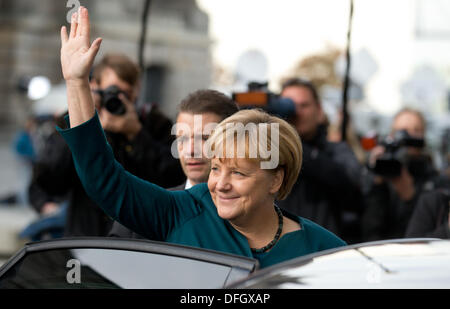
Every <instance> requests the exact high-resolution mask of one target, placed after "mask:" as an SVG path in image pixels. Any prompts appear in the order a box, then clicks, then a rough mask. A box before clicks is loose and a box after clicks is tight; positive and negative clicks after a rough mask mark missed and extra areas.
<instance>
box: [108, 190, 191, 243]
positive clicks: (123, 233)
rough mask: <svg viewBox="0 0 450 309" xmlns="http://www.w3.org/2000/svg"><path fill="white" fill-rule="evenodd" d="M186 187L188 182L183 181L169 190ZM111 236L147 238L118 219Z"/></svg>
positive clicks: (110, 232) (110, 233)
mask: <svg viewBox="0 0 450 309" xmlns="http://www.w3.org/2000/svg"><path fill="white" fill-rule="evenodd" d="M185 187H186V182H184V183H182V184H181V185H179V186H176V187H173V188H170V189H167V190H169V191H179V190H184V188H185ZM108 236H109V237H118V238H135V239H145V237H143V236H141V235H139V234H138V233H135V232H133V231H132V230H130V229H128V228H126V227H125V226H123V225H122V224H120V223H119V222H117V221H114V223H113V225H112V227H111V231H109V234H108Z"/></svg>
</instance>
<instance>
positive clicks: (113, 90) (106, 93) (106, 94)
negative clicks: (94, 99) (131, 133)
mask: <svg viewBox="0 0 450 309" xmlns="http://www.w3.org/2000/svg"><path fill="white" fill-rule="evenodd" d="M95 92H96V93H98V94H99V95H100V102H101V103H100V105H101V107H104V108H106V109H107V110H108V112H110V113H111V114H114V115H123V114H125V112H126V108H125V104H124V103H123V102H122V100H120V99H119V94H121V93H123V94H125V93H124V92H123V91H122V90H120V88H119V87H117V86H115V85H113V86H109V87H108V88H106V89H104V90H96V91H95Z"/></svg>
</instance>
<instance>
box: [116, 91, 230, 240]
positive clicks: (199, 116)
mask: <svg viewBox="0 0 450 309" xmlns="http://www.w3.org/2000/svg"><path fill="white" fill-rule="evenodd" d="M237 111H238V107H237V105H236V103H235V102H233V101H232V100H231V99H230V98H229V97H227V96H225V95H224V94H222V93H220V92H218V91H215V90H198V91H195V92H193V93H191V94H190V95H188V96H187V97H186V98H185V99H184V100H183V101H182V102H181V103H180V105H179V106H178V116H177V121H176V126H175V130H172V133H176V137H177V138H176V141H175V143H176V144H175V145H173V146H176V147H172V150H173V151H172V154H173V155H174V156H175V157H178V158H179V160H180V163H181V167H182V168H183V172H184V174H185V175H186V181H185V182H184V183H183V184H181V185H179V186H176V187H173V188H170V189H169V190H173V191H176V190H186V189H189V188H191V187H192V186H195V185H196V184H199V183H203V182H207V181H208V176H209V172H210V169H211V164H210V160H209V159H207V157H206V155H205V154H204V152H203V144H204V142H205V141H206V140H207V139H208V137H209V135H210V133H211V132H212V130H213V129H214V127H215V125H217V124H218V123H219V122H221V121H222V120H224V119H225V118H227V117H228V116H231V115H232V114H234V113H235V112H237ZM108 236H111V237H121V238H143V237H141V236H140V235H138V234H136V233H134V232H133V231H131V230H129V229H127V228H126V227H124V226H123V225H121V224H120V223H118V222H114V224H113V226H112V229H111V231H110V233H109V235H108Z"/></svg>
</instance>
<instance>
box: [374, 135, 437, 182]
mask: <svg viewBox="0 0 450 309" xmlns="http://www.w3.org/2000/svg"><path fill="white" fill-rule="evenodd" d="M380 144H381V145H382V146H384V147H385V149H386V151H385V152H384V154H383V155H382V156H381V157H379V158H378V159H377V160H376V161H375V164H374V166H371V169H372V171H373V172H374V173H375V174H377V175H380V176H384V177H387V178H392V177H397V176H400V174H401V170H402V167H403V166H404V167H406V168H407V169H408V171H409V172H410V173H411V174H412V175H413V176H419V175H422V174H424V173H425V170H426V168H427V163H428V161H429V157H428V156H425V155H410V154H408V151H407V147H414V148H423V147H424V146H425V140H424V139H422V138H416V137H412V136H411V135H409V134H408V132H407V131H406V130H400V131H397V132H395V133H394V135H393V136H388V137H386V138H385V139H384V140H383V141H381V143H380Z"/></svg>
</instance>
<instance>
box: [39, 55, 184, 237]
mask: <svg viewBox="0 0 450 309" xmlns="http://www.w3.org/2000/svg"><path fill="white" fill-rule="evenodd" d="M90 87H91V92H92V96H93V99H94V102H95V105H96V109H97V111H98V114H99V117H100V121H101V124H102V127H103V128H104V130H105V133H106V137H107V140H108V142H109V144H110V145H111V147H112V149H113V152H114V156H115V158H116V159H117V160H118V161H119V162H120V163H121V164H122V165H123V166H124V167H125V168H126V170H127V171H128V172H130V173H131V174H133V175H136V176H138V177H140V178H143V179H146V180H149V181H152V182H154V183H157V184H158V185H160V186H163V187H170V186H175V185H178V184H180V183H181V182H183V181H184V174H183V171H182V169H181V166H180V164H179V162H178V160H176V159H175V158H173V157H172V155H171V152H170V146H171V143H172V140H173V138H172V136H171V128H172V123H171V121H170V120H169V119H168V118H166V117H165V116H164V115H163V114H162V113H161V112H159V111H158V109H157V108H156V106H152V108H151V110H150V111H149V112H145V111H143V112H142V113H138V112H137V111H136V107H135V103H134V102H135V101H136V98H137V93H138V90H139V69H138V67H137V66H136V65H135V64H134V63H133V62H132V61H131V60H129V59H128V58H127V57H126V56H123V55H107V56H105V57H104V58H103V59H102V60H101V61H100V62H99V64H98V65H97V66H96V67H95V68H94V70H93V74H92V78H91V81H90ZM58 125H59V126H64V127H66V125H65V122H64V120H63V119H62V117H61V119H59V123H58ZM45 148H46V149H45V152H46V155H45V156H43V157H44V159H43V160H41V161H40V162H38V163H37V164H36V168H35V169H34V175H33V180H32V184H31V186H30V198H31V203H32V205H33V206H34V208H35V209H37V210H38V211H39V212H40V213H41V214H50V213H54V212H55V211H56V210H58V204H59V202H60V201H61V199H64V198H66V199H68V201H69V203H68V209H67V220H66V226H65V231H64V234H65V235H66V236H106V235H107V233H108V232H109V230H110V228H111V225H112V220H111V219H110V218H109V217H107V216H105V214H104V213H103V212H102V211H101V210H100V209H99V207H98V206H97V205H96V204H95V203H94V202H93V201H92V200H91V199H90V198H89V197H88V196H87V194H86V193H85V191H84V188H83V187H82V185H81V182H80V180H79V178H78V176H77V174H76V171H75V167H74V164H73V159H72V155H71V153H70V150H69V148H68V147H67V145H66V143H65V142H64V140H63V139H62V138H61V136H60V135H59V134H57V133H56V132H55V134H53V135H52V136H51V137H50V138H49V140H48V141H47V145H46V147H45ZM61 197H62V198H61Z"/></svg>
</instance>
